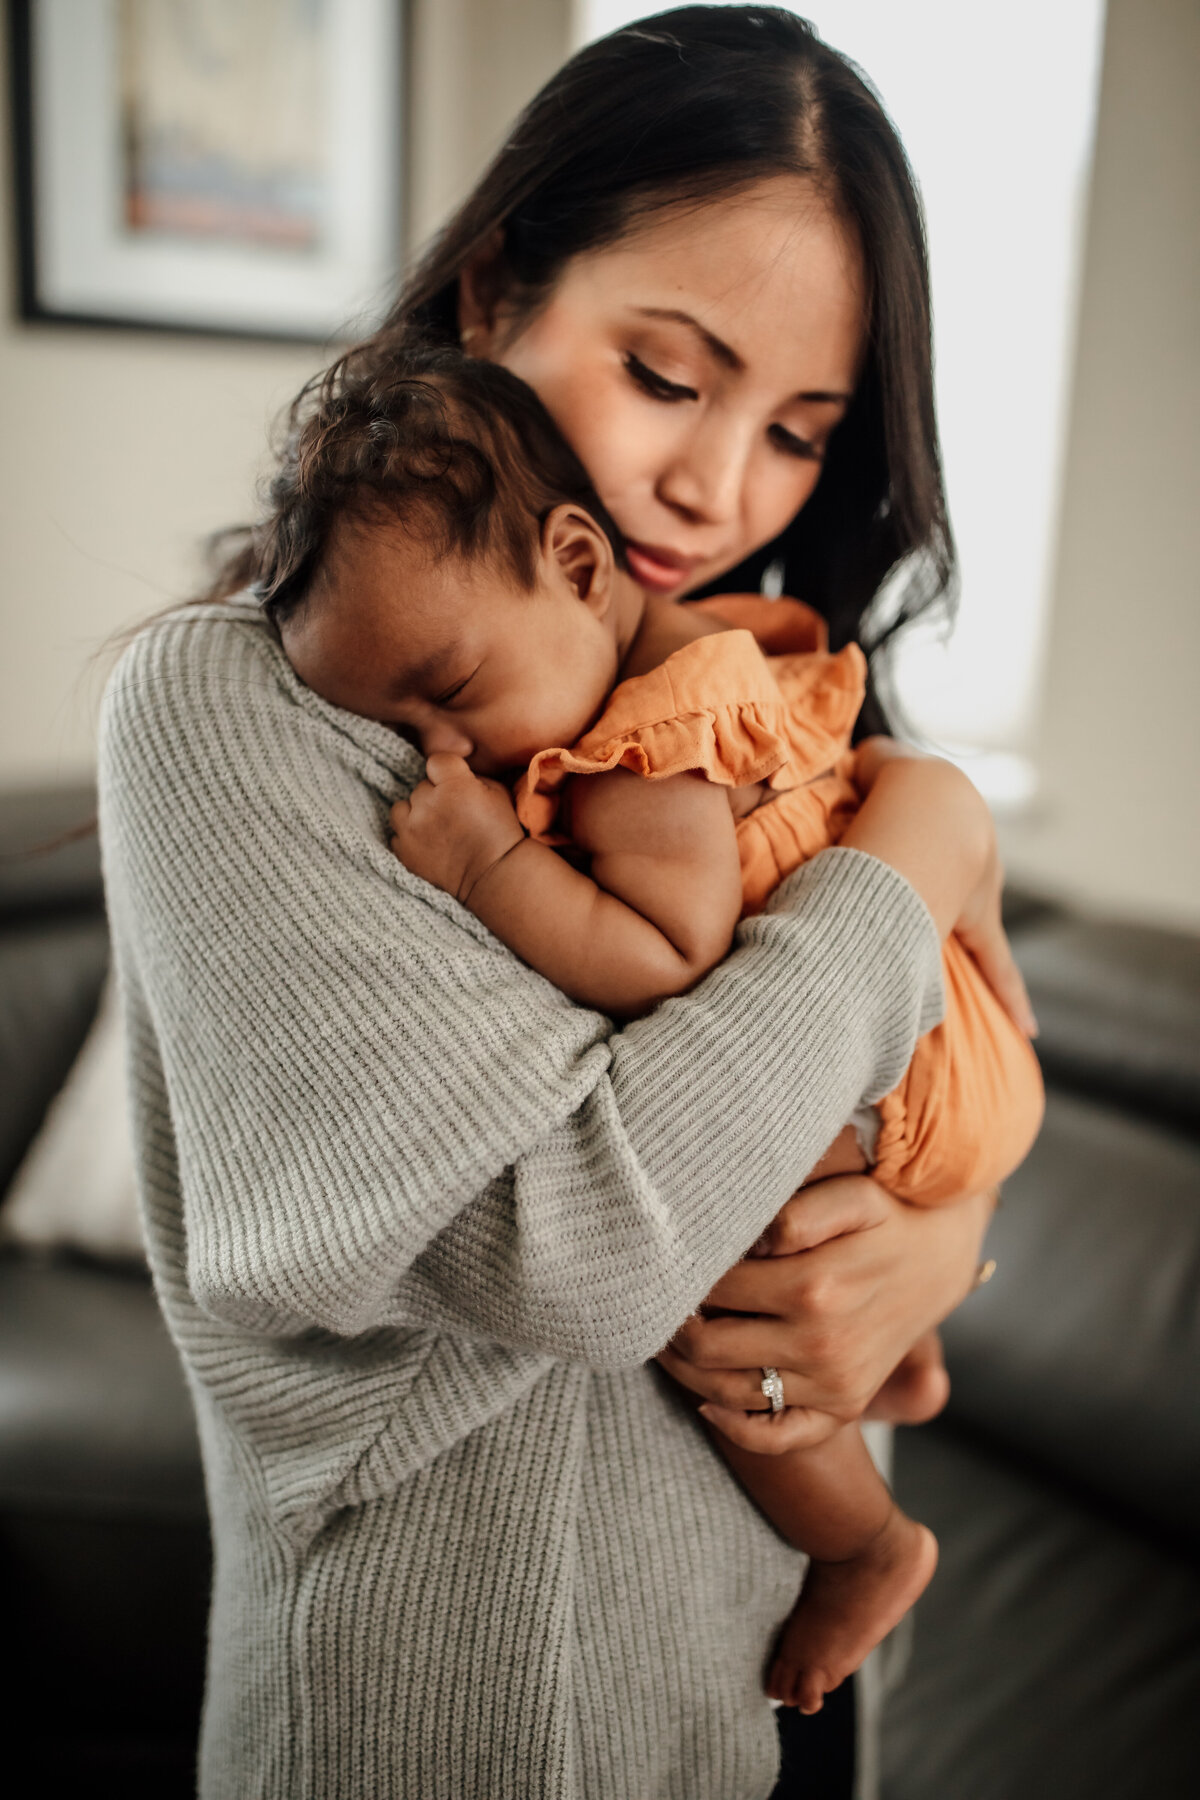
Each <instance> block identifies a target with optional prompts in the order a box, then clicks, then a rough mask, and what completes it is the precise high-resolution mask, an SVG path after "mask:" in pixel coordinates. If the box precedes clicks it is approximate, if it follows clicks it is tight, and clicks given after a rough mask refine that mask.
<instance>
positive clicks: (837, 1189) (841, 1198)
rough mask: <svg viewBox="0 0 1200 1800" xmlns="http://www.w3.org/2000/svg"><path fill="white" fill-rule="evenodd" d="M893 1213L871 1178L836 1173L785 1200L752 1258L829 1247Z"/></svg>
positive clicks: (714, 1298) (718, 1303)
mask: <svg viewBox="0 0 1200 1800" xmlns="http://www.w3.org/2000/svg"><path fill="white" fill-rule="evenodd" d="M888 1214H889V1204H888V1199H887V1196H886V1194H884V1192H883V1190H882V1188H880V1187H879V1185H878V1183H877V1182H874V1181H872V1180H871V1177H870V1176H869V1175H831V1176H829V1177H828V1179H826V1180H824V1181H817V1182H814V1184H813V1185H812V1187H807V1188H801V1189H800V1191H799V1193H796V1194H793V1195H792V1197H791V1199H790V1200H785V1201H784V1203H783V1205H782V1206H781V1207H780V1209H779V1211H778V1212H777V1213H776V1215H775V1217H774V1218H773V1219H772V1221H771V1223H770V1224H769V1225H768V1226H767V1229H766V1230H765V1231H764V1233H763V1235H762V1237H761V1238H760V1239H759V1240H758V1243H757V1244H756V1245H755V1246H754V1248H755V1252H756V1256H755V1258H754V1259H752V1260H758V1258H760V1257H763V1256H794V1255H796V1254H797V1253H798V1252H799V1251H801V1250H815V1249H816V1247H817V1245H818V1244H825V1243H828V1242H829V1239H830V1238H835V1237H844V1236H845V1234H846V1233H847V1232H850V1231H867V1230H869V1229H870V1228H871V1227H872V1226H873V1225H881V1224H883V1222H884V1221H885V1219H886V1218H887V1217H888ZM738 1266H740V1265H738ZM719 1286H720V1283H718V1287H719ZM709 1299H710V1303H711V1304H712V1305H713V1306H733V1305H735V1304H736V1303H735V1302H734V1301H732V1300H723V1299H719V1298H718V1297H717V1289H716V1288H714V1289H713V1292H712V1294H711V1295H710V1296H709ZM753 1310H756V1311H761V1310H762V1309H761V1308H755V1309H753Z"/></svg>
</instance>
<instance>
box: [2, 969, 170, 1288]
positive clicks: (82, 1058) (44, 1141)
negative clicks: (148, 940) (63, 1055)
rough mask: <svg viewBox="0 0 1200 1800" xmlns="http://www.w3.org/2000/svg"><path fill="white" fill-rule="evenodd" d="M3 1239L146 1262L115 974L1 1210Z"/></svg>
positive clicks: (40, 1246) (33, 1246)
mask: <svg viewBox="0 0 1200 1800" xmlns="http://www.w3.org/2000/svg"><path fill="white" fill-rule="evenodd" d="M0 1239H3V1240H5V1241H7V1242H9V1243H19V1244H23V1245H25V1246H26V1247H28V1248H31V1249H52V1248H53V1249H57V1248H62V1247H69V1248H71V1249H75V1250H86V1251H87V1252H89V1254H90V1255H92V1256H101V1257H109V1258H117V1257H119V1258H121V1259H123V1260H129V1259H130V1258H134V1257H136V1258H138V1259H142V1258H144V1256H145V1249H144V1246H143V1242H142V1228H141V1222H140V1220H139V1218H138V1206H137V1190H136V1184H135V1182H134V1174H133V1143H132V1140H131V1138H130V1134H129V1113H128V1106H127V1101H126V1091H125V1036H124V1032H123V1030H122V1027H121V1013H120V1008H119V1006H118V1003H117V993H116V983H115V982H114V981H113V979H112V977H111V976H110V977H109V979H108V981H107V982H106V983H105V987H104V992H103V994H102V995H101V998H100V1007H99V1010H98V1012H97V1014H96V1018H95V1022H94V1023H93V1025H92V1028H91V1030H90V1031H89V1032H88V1035H87V1038H86V1040H85V1042H84V1045H83V1048H82V1050H81V1051H80V1052H79V1055H78V1056H77V1057H76V1059H75V1063H74V1065H73V1067H72V1069H71V1073H70V1074H69V1075H68V1076H67V1079H66V1081H65V1082H64V1084H63V1086H62V1088H61V1089H60V1090H59V1092H58V1094H57V1095H56V1096H55V1098H54V1100H53V1102H52V1103H51V1106H50V1109H49V1111H48V1112H47V1114H46V1117H45V1119H44V1121H43V1123H42V1128H41V1130H40V1131H39V1132H38V1134H37V1136H36V1137H35V1138H34V1140H33V1143H32V1144H31V1145H30V1147H29V1149H28V1151H27V1152H26V1155H25V1160H24V1161H23V1162H22V1164H21V1166H20V1168H19V1169H18V1170H17V1173H16V1175H15V1176H14V1178H13V1183H12V1186H11V1187H10V1188H9V1190H8V1197H7V1199H6V1200H5V1202H4V1207H3V1210H2V1211H0Z"/></svg>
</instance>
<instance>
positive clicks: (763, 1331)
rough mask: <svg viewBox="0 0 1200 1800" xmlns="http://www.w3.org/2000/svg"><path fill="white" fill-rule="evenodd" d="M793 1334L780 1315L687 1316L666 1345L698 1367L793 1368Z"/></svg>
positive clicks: (794, 1359)
mask: <svg viewBox="0 0 1200 1800" xmlns="http://www.w3.org/2000/svg"><path fill="white" fill-rule="evenodd" d="M761 1266H762V1265H761V1264H759V1267H760V1268H761ZM794 1335H795V1333H794V1332H793V1330H792V1329H791V1326H790V1324H789V1323H788V1322H787V1321H785V1320H784V1319H781V1318H771V1317H756V1318H746V1317H741V1318H739V1317H736V1316H734V1315H733V1314H730V1315H729V1316H728V1317H723V1318H718V1319H688V1320H687V1322H686V1323H685V1324H684V1325H681V1326H680V1328H679V1330H678V1331H677V1332H676V1333H675V1336H674V1337H673V1338H672V1339H671V1342H670V1345H669V1348H670V1349H671V1350H673V1351H675V1352H676V1354H677V1355H679V1356H681V1357H682V1358H683V1359H684V1360H685V1361H686V1362H689V1363H692V1364H694V1366H695V1367H696V1368H698V1369H757V1368H760V1367H763V1366H767V1367H771V1368H776V1369H781V1368H789V1369H794V1368H795V1367H796V1357H795V1354H794V1345H793V1342H792V1340H793V1337H794Z"/></svg>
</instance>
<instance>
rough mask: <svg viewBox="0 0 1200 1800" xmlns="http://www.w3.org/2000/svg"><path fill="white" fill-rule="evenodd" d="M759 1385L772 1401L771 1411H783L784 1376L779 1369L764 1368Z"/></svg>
mask: <svg viewBox="0 0 1200 1800" xmlns="http://www.w3.org/2000/svg"><path fill="white" fill-rule="evenodd" d="M759 1386H760V1387H761V1388H762V1391H763V1393H764V1394H765V1395H766V1397H767V1399H768V1400H769V1401H770V1402H771V1411H772V1412H773V1413H778V1412H782V1411H783V1377H782V1376H781V1375H780V1373H779V1370H778V1369H764V1370H763V1378H762V1380H761V1381H760V1382H759Z"/></svg>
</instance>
